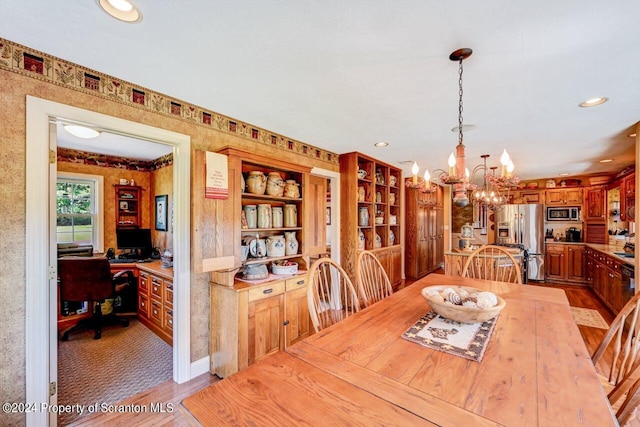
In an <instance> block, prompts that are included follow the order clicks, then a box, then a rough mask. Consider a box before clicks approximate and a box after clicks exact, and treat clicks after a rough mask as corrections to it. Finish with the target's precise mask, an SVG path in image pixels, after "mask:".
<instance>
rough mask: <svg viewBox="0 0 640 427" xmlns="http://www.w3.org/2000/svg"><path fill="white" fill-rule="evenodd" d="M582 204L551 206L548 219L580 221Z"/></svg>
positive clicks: (548, 208) (548, 209)
mask: <svg viewBox="0 0 640 427" xmlns="http://www.w3.org/2000/svg"><path fill="white" fill-rule="evenodd" d="M580 209H581V208H580V206H549V207H547V221H580Z"/></svg>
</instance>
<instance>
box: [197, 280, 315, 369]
mask: <svg viewBox="0 0 640 427" xmlns="http://www.w3.org/2000/svg"><path fill="white" fill-rule="evenodd" d="M210 303H211V314H210V338H209V346H210V354H211V373H212V374H216V375H219V376H221V377H226V376H229V375H231V374H233V373H235V372H237V371H240V370H242V369H244V368H246V367H247V366H249V365H250V364H252V363H255V362H256V361H258V360H260V359H261V358H263V357H265V356H267V355H269V354H272V353H275V352H277V351H282V350H284V349H286V348H287V346H289V345H291V344H294V343H296V342H298V341H300V340H302V339H304V338H306V337H308V336H309V335H310V334H311V333H312V328H311V319H310V317H309V310H308V304H307V276H306V275H303V274H301V275H298V276H293V277H291V278H288V279H284V280H276V281H272V282H268V283H264V284H258V285H252V284H249V283H246V282H241V281H236V283H235V284H234V285H233V286H230V287H229V286H223V285H218V284H215V283H211V293H210Z"/></svg>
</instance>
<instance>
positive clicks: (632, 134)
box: [627, 133, 636, 138]
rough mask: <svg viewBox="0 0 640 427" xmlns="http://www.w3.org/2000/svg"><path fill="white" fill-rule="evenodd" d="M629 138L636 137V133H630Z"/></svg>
mask: <svg viewBox="0 0 640 427" xmlns="http://www.w3.org/2000/svg"><path fill="white" fill-rule="evenodd" d="M627 136H628V137H629V138H635V137H636V134H635V133H630V134H629V135H627Z"/></svg>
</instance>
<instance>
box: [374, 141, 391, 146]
mask: <svg viewBox="0 0 640 427" xmlns="http://www.w3.org/2000/svg"><path fill="white" fill-rule="evenodd" d="M373 145H374V146H376V147H386V146H387V145H389V143H388V142H376V143H375V144H373Z"/></svg>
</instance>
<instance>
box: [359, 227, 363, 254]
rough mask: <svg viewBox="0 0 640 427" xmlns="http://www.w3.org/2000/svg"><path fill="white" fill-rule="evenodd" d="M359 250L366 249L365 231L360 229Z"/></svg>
mask: <svg viewBox="0 0 640 427" xmlns="http://www.w3.org/2000/svg"><path fill="white" fill-rule="evenodd" d="M358 250H359V251H364V233H363V232H362V230H360V229H358Z"/></svg>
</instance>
